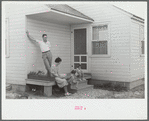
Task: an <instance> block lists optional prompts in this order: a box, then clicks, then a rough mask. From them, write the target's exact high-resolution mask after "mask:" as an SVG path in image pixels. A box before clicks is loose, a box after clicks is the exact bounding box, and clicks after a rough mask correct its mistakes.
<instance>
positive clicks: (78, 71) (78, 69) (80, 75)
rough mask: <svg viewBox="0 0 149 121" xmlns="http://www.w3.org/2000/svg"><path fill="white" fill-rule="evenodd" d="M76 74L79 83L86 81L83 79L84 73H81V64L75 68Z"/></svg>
mask: <svg viewBox="0 0 149 121" xmlns="http://www.w3.org/2000/svg"><path fill="white" fill-rule="evenodd" d="M76 72H77V74H78V76H77V77H78V78H79V80H80V81H86V79H85V78H84V73H83V71H82V69H81V64H79V65H78V68H76Z"/></svg>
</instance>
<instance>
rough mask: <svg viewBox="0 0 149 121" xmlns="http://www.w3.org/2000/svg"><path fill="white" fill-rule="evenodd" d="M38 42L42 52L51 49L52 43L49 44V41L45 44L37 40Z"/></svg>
mask: <svg viewBox="0 0 149 121" xmlns="http://www.w3.org/2000/svg"><path fill="white" fill-rule="evenodd" d="M36 42H37V43H38V44H39V46H40V49H41V52H46V51H49V50H50V47H51V44H50V42H48V41H47V42H43V41H40V40H36Z"/></svg>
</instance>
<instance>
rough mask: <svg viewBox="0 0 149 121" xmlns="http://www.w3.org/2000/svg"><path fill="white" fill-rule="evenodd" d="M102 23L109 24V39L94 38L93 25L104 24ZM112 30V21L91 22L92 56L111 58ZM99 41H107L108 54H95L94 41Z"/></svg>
mask: <svg viewBox="0 0 149 121" xmlns="http://www.w3.org/2000/svg"><path fill="white" fill-rule="evenodd" d="M102 25H107V26H108V30H107V31H108V40H93V27H95V26H102ZM110 30H111V24H110V22H99V23H94V24H91V57H92V58H96V57H100V58H110V57H111V52H110V49H111V42H110V34H111V33H110ZM97 41H98V42H99V41H107V48H108V50H107V54H96V55H95V54H93V43H92V42H97Z"/></svg>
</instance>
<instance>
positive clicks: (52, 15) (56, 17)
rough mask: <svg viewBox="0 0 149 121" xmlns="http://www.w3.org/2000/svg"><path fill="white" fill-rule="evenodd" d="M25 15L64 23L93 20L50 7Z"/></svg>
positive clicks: (70, 23)
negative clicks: (40, 11)
mask: <svg viewBox="0 0 149 121" xmlns="http://www.w3.org/2000/svg"><path fill="white" fill-rule="evenodd" d="M27 16H28V17H30V18H32V19H35V20H40V21H44V22H51V23H57V24H65V25H73V24H87V23H92V22H93V21H94V20H93V19H88V18H83V17H80V16H76V15H72V14H69V13H65V12H62V11H58V10H54V9H50V10H49V11H46V12H42V13H36V14H30V15H27Z"/></svg>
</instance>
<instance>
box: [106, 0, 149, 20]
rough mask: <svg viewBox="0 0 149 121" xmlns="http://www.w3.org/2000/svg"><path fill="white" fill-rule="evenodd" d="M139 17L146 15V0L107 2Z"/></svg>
mask: <svg viewBox="0 0 149 121" xmlns="http://www.w3.org/2000/svg"><path fill="white" fill-rule="evenodd" d="M109 3H110V4H113V5H115V6H117V7H119V8H121V9H123V10H126V11H128V12H130V13H132V14H134V15H137V16H139V17H141V18H144V19H145V17H146V11H147V2H109Z"/></svg>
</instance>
